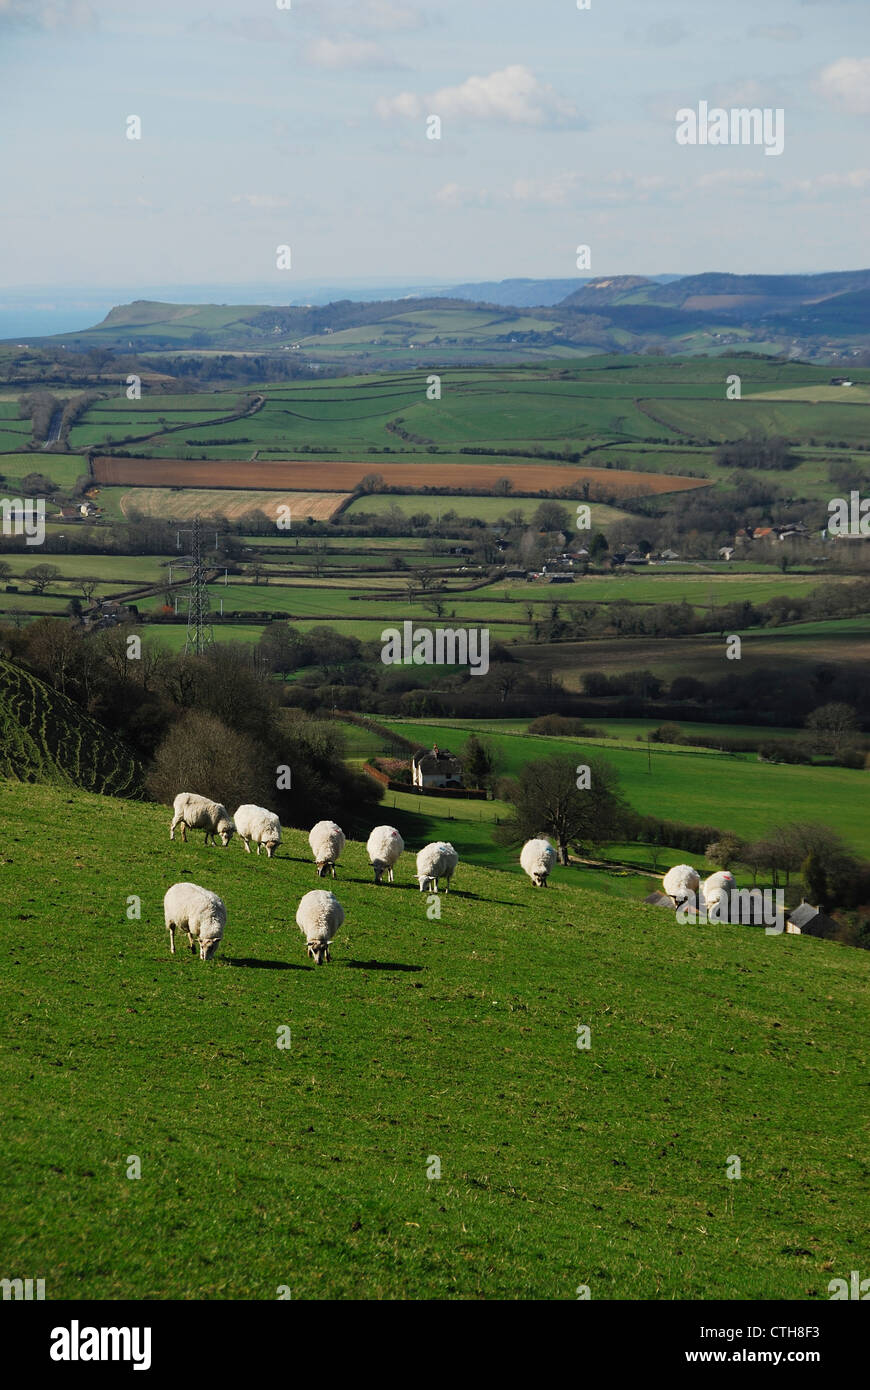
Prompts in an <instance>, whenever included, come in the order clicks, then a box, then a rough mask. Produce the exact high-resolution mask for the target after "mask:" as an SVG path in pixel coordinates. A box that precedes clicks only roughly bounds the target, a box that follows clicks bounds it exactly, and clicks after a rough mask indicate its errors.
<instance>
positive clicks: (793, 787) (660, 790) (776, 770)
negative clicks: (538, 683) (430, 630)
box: [380, 718, 870, 851]
mask: <svg viewBox="0 0 870 1390" xmlns="http://www.w3.org/2000/svg"><path fill="white" fill-rule="evenodd" d="M380 722H381V723H383V724H385V725H386V726H387V727H388V728H391V729H394V730H395V731H396V732H397V733H399V734H403V735H404V736H405V737H406V738H410V739H414V740H415V741H416V740H419V742H420V743H421V744H422V745H423V746H424V747H429V746H431V745H432V744H433V743H438V745H439V747H442V748H443V747H448V748H451V750H452V751H454V752H455V751H456V748H454V747H453V743H454V742H455V743H456V744H457V746H461V744H463V743H464V742H465V739H466V738H467V736H468V732H469V730H470V729H471V728H472V727H474V721H467V722H466V721H461V720H450V721H448V720H444V721H441V722H440V723H434V724H433V723H429V722H428V721H417V720H411V721H400V720H394V719H389V718H383V719H381V721H380ZM590 722H592V723H594V722H595V721H594V720H592V721H590ZM450 729H455V730H456V738H455V740H450V739H449V738H448V737H445V733H446V731H447V730H450ZM487 739H488V741H489V742H490V744H491V745H492V747H493V749H494V751H495V753H496V756H497V759H498V762H499V767H498V770H499V772H500V773H503V774H506V775H509V776H515V775H516V774H517V773H518V772H519V770H520V768H521V767H522V766H523V764H524V763H526V762H528V761H529V760H531V759H533V758H552V757H557V756H559V755H564V756H565V757H568V758H576V760H577V762H578V763H582V762H583V761H584V760H585V759H586V758H588V757H604V758H606V759H607V761H608V762H609V763H612V764H613V766H614V768H615V769H616V771H617V772H618V774H619V778H620V782H621V785H622V790H623V792H624V794H625V797H626V800H627V801H628V803H629V805H631V806H632V807H633V808H634V809H635V810H636V811H640V812H641V814H643V815H654V816H660V817H662V818H663V819H666V820H676V821H684V822H688V823H690V824H696V825H712V826H715V827H716V828H717V829H718V830H722V831H733V832H734V833H736V834H738V835H740V836H743V837H747V838H749V837H752V836H760V835H762V834H765V833H766V832H767V831H768V830H769V829H770V828H771V827H772V826H773V825H777V824H784V823H785V822H787V821H821V822H822V823H823V824H825V825H829V826H830V827H831V828H832V829H833V830H836V831H838V832H839V834H841V835H842V836H843V838H844V839H845V840H847V841H848V842H849V844H850V845H852V846H853V847H854V848H855V849H858V850H861V851H863V850H865V849H866V846H867V842H868V837H870V777H868V775H867V774H866V773H865V772H856V771H852V770H850V769H848V768H839V767H806V766H801V765H785V764H769V763H760V762H758V761H757V759H756V758H755V757H754V756H753V755H752V754H727V753H720V752H718V751H712V752H710V751H708V750H706V749H695V750H693V751H692V752H686V751H685V750H680V749H673V748H671V747H670V746H669V745H664V744H662V745H653V748H652V753H651V763H652V771H648V763H647V748H646V744H645V743H634V744H632V743H630V742H626V743H624V744H622V745H621V746H619V747H614V746H613V745H612V744H610V743H604V742H602V741H601V740H598V741H592V742H590V741H588V740H585V739H575V738H552V737H539V736H535V735H530V734H525V735H523V734H497V733H488V734H487ZM472 804H473V803H472Z"/></svg>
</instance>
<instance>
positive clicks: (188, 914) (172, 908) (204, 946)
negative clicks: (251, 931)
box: [163, 883, 227, 960]
mask: <svg viewBox="0 0 870 1390" xmlns="http://www.w3.org/2000/svg"><path fill="white" fill-rule="evenodd" d="M163 916H164V919H165V922H166V926H167V929H168V931H169V950H170V952H171V954H172V955H173V956H174V955H175V929H176V927H179V928H180V929H181V931H185V932H187V940H188V942H189V944H190V949H191V951H192V952H193V954H194V955H196V943H197V942H199V958H200V960H211V959H212V957H213V956H214V954H215V952H216V951H217V949H218V946H219V945H220V943H221V937H222V936H223V934H224V927H225V926H226V924H227V910H226V908H225V907H224V905H223V903H222V902H221V900H220V898H219V897H218V895H217V893H211V892H210V891H209V890H208V888H200V886H199V884H197V883H174V884H173V885H172V887H171V888H170V889H169V890H168V892H167V893H166V896H165V897H164V899H163Z"/></svg>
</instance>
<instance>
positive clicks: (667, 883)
mask: <svg viewBox="0 0 870 1390" xmlns="http://www.w3.org/2000/svg"><path fill="white" fill-rule="evenodd" d="M662 887H663V888H664V890H665V893H666V894H667V896H668V897H669V898H671V899H672V901H673V904H674V906H675V907H676V908H681V907H683V906H684V905H686V904H688V905H689V906H691V907H694V906H695V904H696V903H697V902H698V900H699V895H700V897H701V899H703V902H704V907H705V909H706V911H707V912H710V911H711V909H712V910H714V911H715V912H716V916H717V920H718V921H724V922H727V921H728V907H729V898H730V894H731V893H732V892H733V891H734V889H735V888H736V887H737V880H736V879H735V877H734V875H733V874H729V873H728V872H727V870H721V871H720V872H719V873H715V874H711V875H710V877H709V878H705V879H704V882H703V883H702V882H701V875H700V874H699V873H698V870H697V869H693V868H692V866H691V864H675V865H674V867H673V868H672V869H668V871H667V873H666V874H665V876H664V878H663V879H662Z"/></svg>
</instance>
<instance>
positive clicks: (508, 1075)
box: [0, 783, 866, 1299]
mask: <svg viewBox="0 0 870 1390" xmlns="http://www.w3.org/2000/svg"><path fill="white" fill-rule="evenodd" d="M324 809H325V808H324ZM0 816H2V820H3V824H4V826H5V827H6V831H7V844H10V843H11V844H14V845H15V846H16V848H15V852H14V853H13V855H12V856H11V857H12V859H13V860H14V861H15V862H14V863H10V860H9V858H7V862H6V865H5V866H4V868H3V871H2V874H0V918H2V920H4V921H6V922H7V923H9V922H12V923H14V925H15V935H14V937H12V936H11V935H10V933H9V932H8V930H7V932H6V934H5V954H6V958H7V959H6V966H5V968H4V969H3V970H2V972H0V981H2V983H0V991H2V995H3V1004H2V1010H0V1017H2V1019H3V1028H4V1031H5V1033H6V1034H7V1038H8V1042H9V1044H10V1045H9V1046H7V1047H6V1048H4V1049H3V1051H2V1054H0V1055H2V1060H0V1068H2V1079H3V1086H4V1093H5V1094H7V1095H9V1096H13V1097H15V1099H14V1100H13V1101H12V1102H11V1105H10V1107H9V1108H8V1110H7V1114H6V1117H5V1123H4V1125H3V1128H2V1131H0V1153H2V1162H3V1170H4V1184H3V1191H2V1196H0V1222H2V1236H3V1238H4V1239H3V1245H4V1248H6V1249H7V1250H11V1249H12V1248H13V1241H14V1255H15V1265H16V1268H17V1269H22V1270H33V1271H36V1272H38V1273H39V1274H40V1276H41V1277H44V1278H45V1280H46V1292H47V1296H48V1297H49V1298H64V1297H79V1298H81V1297H85V1298H87V1297H98V1298H164V1297H169V1298H182V1299H201V1298H208V1299H215V1298H256V1299H259V1298H265V1299H272V1298H275V1296H276V1292H277V1289H278V1286H279V1285H283V1284H286V1285H288V1286H289V1288H290V1290H291V1292H292V1297H293V1298H294V1299H301V1298H317V1299H334V1298H460V1299H471V1298H474V1299H477V1298H482V1299H497V1298H507V1299H514V1298H547V1299H574V1298H575V1297H576V1292H575V1291H576V1288H577V1286H578V1285H579V1284H581V1283H584V1284H587V1285H589V1287H590V1290H591V1295H592V1297H593V1298H598V1299H600V1298H637V1299H648V1298H677V1299H684V1298H697V1297H702V1298H712V1297H726V1298H727V1297H734V1298H743V1299H757V1298H787V1299H807V1298H809V1299H812V1298H818V1299H827V1297H828V1292H827V1284H828V1281H829V1279H830V1278H831V1277H832V1274H841V1273H843V1272H846V1273H847V1272H848V1270H849V1269H851V1268H854V1267H856V1266H857V1264H858V1262H859V1251H860V1241H861V1238H862V1235H863V1222H862V1221H861V1219H860V1216H859V1211H860V1206H861V1197H860V1193H861V1186H860V1185H861V1183H862V1181H866V1165H865V1164H864V1162H863V1161H862V1159H861V1157H860V1151H859V1149H858V1148H857V1147H856V1142H855V1139H854V1138H853V1131H854V1124H855V1119H854V1117H855V1113H856V1108H857V1086H858V1083H859V1079H860V1073H861V1068H862V1065H863V1061H862V1054H863V1037H864V1036H865V1029H866V992H863V981H864V976H865V972H866V958H865V956H864V954H863V953H862V952H858V951H850V950H848V949H846V948H842V947H837V946H832V945H830V944H828V943H825V942H819V941H815V940H812V939H810V938H801V937H797V938H795V937H786V936H780V937H768V936H766V935H764V934H763V933H762V932H760V931H755V930H753V929H749V928H741V927H730V926H723V927H717V928H715V929H714V928H712V927H702V928H697V927H692V928H688V927H680V926H678V925H677V924H676V923H675V921H674V920H673V919H672V918H671V917H670V916H669V914H666V913H664V912H662V911H661V910H656V909H652V908H644V907H642V906H637V907H634V906H632V907H628V906H627V905H626V904H621V903H616V902H611V901H608V900H606V899H604V898H602V897H600V896H598V895H596V894H593V893H588V892H583V891H579V890H577V889H575V888H572V887H571V886H570V885H571V878H570V873H569V871H557V872H556V874H555V875H554V881H553V886H552V887H551V888H550V889H548V890H547V892H546V893H544V892H540V891H537V892H536V891H535V890H533V889H532V888H531V886H530V885H528V884H527V883H525V882H524V881H522V880H521V879H519V878H516V877H514V876H513V875H506V874H498V873H494V872H491V871H487V870H483V869H475V868H471V867H469V866H467V865H463V866H461V867H460V870H459V873H458V877H457V881H456V887H457V891H456V892H455V893H451V894H450V895H449V897H448V896H447V895H444V896H442V898H441V911H442V916H441V919H440V920H428V919H427V916H426V898H425V897H424V896H422V895H420V893H419V892H418V891H417V890H416V888H415V887H412V886H409V882H408V879H409V869H410V865H409V864H408V863H407V861H403V863H402V864H401V865H400V866H399V872H398V880H399V881H398V883H397V884H396V885H395V886H393V887H384V888H380V889H378V888H375V886H374V884H373V883H372V882H371V881H370V875H369V871H368V869H367V867H366V865H365V863H364V853H363V850H362V847H361V846H360V845H356V844H350V845H349V846H348V848H347V851H346V856H345V859H344V860H343V862H342V866H341V868H340V871H339V878H338V879H337V881H336V883H335V885H334V886H335V888H336V889H337V891H338V893H339V896H340V898H341V900H342V902H343V903H344V905H345V908H346V912H347V921H346V924H345V926H344V928H343V930H342V931H341V933H340V934H339V937H338V940H337V943H336V946H335V948H334V961H333V964H332V965H330V966H325V967H322V968H320V969H317V968H316V967H313V966H309V965H308V964H307V961H306V956H305V953H304V947H303V944H302V939H301V937H300V934H299V932H298V930H297V928H296V927H295V925H294V923H293V916H294V912H295V906H296V903H297V901H298V899H299V897H300V895H301V893H302V892H303V891H307V890H308V889H309V888H311V887H313V886H314V884H315V880H314V877H313V870H312V867H311V864H310V862H309V859H308V851H307V846H306V844H305V839H304V837H303V836H302V835H301V834H298V833H292V834H289V835H288V836H287V838H286V842H285V844H284V846H283V847H282V851H281V853H280V856H279V857H278V858H276V859H275V860H271V861H270V860H266V859H264V858H261V859H259V860H258V859H256V858H251V857H249V856H247V855H245V854H244V853H243V852H242V850H241V849H240V847H239V846H238V845H235V844H233V845H231V846H230V848H229V849H228V850H227V851H222V850H217V849H206V848H205V847H204V846H203V844H202V842H201V837H199V836H197V837H196V842H194V841H193V840H191V842H190V843H189V844H188V845H187V846H183V845H181V844H180V843H177V844H170V843H169V839H168V835H167V826H168V821H169V812H168V810H167V809H166V808H163V807H155V806H148V805H144V804H141V803H133V802H129V801H115V800H111V799H108V798H100V797H94V796H89V795H87V794H85V793H82V792H78V791H73V792H67V791H64V792H61V793H58V791H56V790H54V789H52V788H48V787H45V786H40V787H36V786H33V787H28V788H26V790H25V791H24V792H22V789H21V788H20V787H19V786H17V785H15V784H10V783H5V784H0ZM19 848H20V852H19ZM183 879H193V880H195V881H199V882H201V883H204V884H205V885H206V886H209V887H211V888H213V889H215V890H216V891H218V892H220V893H221V894H222V896H223V897H224V898H225V901H226V903H227V906H228V910H229V924H228V929H227V934H226V936H225V938H224V945H223V950H222V952H221V954H220V955H219V956H218V958H217V960H216V961H215V962H214V963H213V964H210V965H208V966H204V965H202V964H201V963H200V962H199V960H197V959H194V958H193V957H192V956H191V955H190V954H189V953H187V952H182V953H179V954H178V955H176V956H175V957H174V958H171V957H170V955H169V951H168V945H167V941H166V939H165V931H164V928H163V925H162V913H161V899H162V896H163V893H164V891H165V889H166V887H167V886H168V885H169V884H170V883H172V882H174V881H178V880H183ZM25 885H26V886H25ZM22 893H24V897H22ZM132 894H135V895H136V896H137V897H139V898H140V899H141V912H142V916H141V921H131V920H128V919H127V916H126V912H127V905H128V899H129V897H130V895H132ZM22 909H24V910H22ZM578 1025H587V1026H588V1027H590V1028H591V1048H590V1050H578V1048H577V1046H576V1041H577V1028H578ZM284 1026H286V1027H288V1028H289V1029H290V1032H291V1046H290V1048H289V1050H282V1049H279V1048H278V1047H277V1046H276V1039H277V1037H278V1030H279V1029H281V1028H282V1027H284ZM133 1155H135V1156H137V1157H138V1158H139V1159H140V1160H141V1177H140V1178H139V1179H130V1178H128V1177H127V1171H128V1165H129V1164H130V1163H131V1156H133ZM729 1155H738V1156H739V1157H740V1159H741V1162H742V1178H741V1179H740V1181H729V1180H728V1179H727V1178H726V1161H727V1160H728V1158H729ZM434 1156H437V1157H438V1159H439V1160H440V1164H441V1178H440V1180H434V1179H433V1180H430V1179H429V1178H428V1177H427V1168H428V1170H429V1172H432V1171H433V1168H432V1164H433V1157H434ZM5 1272H7V1271H4V1273H5ZM8 1272H9V1273H12V1272H13V1271H12V1270H9V1271H8Z"/></svg>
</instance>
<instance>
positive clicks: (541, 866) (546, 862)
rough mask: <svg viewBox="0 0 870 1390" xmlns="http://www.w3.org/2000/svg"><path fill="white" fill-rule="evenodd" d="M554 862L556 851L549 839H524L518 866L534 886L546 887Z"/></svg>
mask: <svg viewBox="0 0 870 1390" xmlns="http://www.w3.org/2000/svg"><path fill="white" fill-rule="evenodd" d="M555 862H556V851H555V850H554V849H553V846H552V845H551V844H550V841H549V840H526V843H525V844H524V845H523V848H522V850H521V852H520V867H521V869H522V870H523V873H526V874H528V876H529V878H530V879H531V880H532V883H533V884H534V885H535V887H536V888H546V886H547V879H548V877H549V875H550V873H551V872H552V869H553V865H554V864H555Z"/></svg>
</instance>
